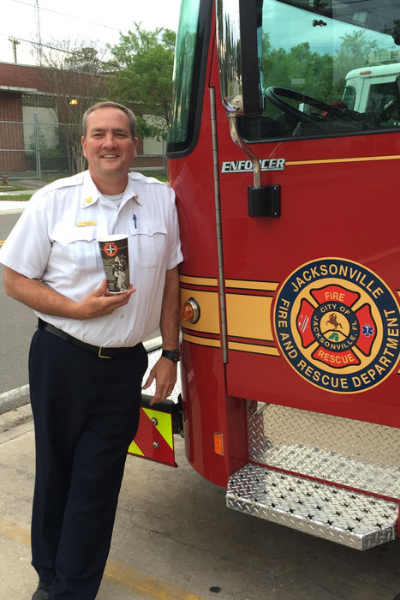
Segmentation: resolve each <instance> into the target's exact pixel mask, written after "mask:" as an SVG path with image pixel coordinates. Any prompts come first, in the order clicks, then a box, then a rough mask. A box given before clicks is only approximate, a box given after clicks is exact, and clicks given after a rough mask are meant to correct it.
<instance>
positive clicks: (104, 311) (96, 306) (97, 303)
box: [74, 279, 136, 320]
mask: <svg viewBox="0 0 400 600" xmlns="http://www.w3.org/2000/svg"><path fill="white" fill-rule="evenodd" d="M134 292H136V290H135V288H134V287H133V286H132V285H131V286H130V287H129V290H128V291H127V292H122V293H121V294H110V293H109V292H108V291H107V280H106V279H103V283H102V284H101V286H100V287H99V288H97V290H94V291H93V292H91V293H90V294H89V295H88V296H86V298H84V299H83V300H81V302H78V303H77V304H76V309H75V312H76V314H75V315H74V318H75V319H79V320H84V319H95V318H96V317H103V316H104V315H109V314H110V313H112V312H113V311H114V310H115V309H116V308H120V307H121V306H125V305H126V304H128V302H129V300H130V297H131V296H132V294H133V293H134Z"/></svg>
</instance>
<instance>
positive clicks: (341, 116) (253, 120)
mask: <svg viewBox="0 0 400 600" xmlns="http://www.w3.org/2000/svg"><path fill="white" fill-rule="evenodd" d="M259 38H260V39H261V45H260V46H261V51H260V54H261V56H260V81H261V82H262V86H263V90H262V92H263V98H264V111H263V115H262V116H261V117H241V118H239V121H240V131H241V135H242V137H244V138H245V139H247V140H249V141H257V140H263V139H268V138H282V137H291V138H292V137H293V136H295V137H316V136H321V135H322V136H332V135H343V134H348V133H362V132H365V131H383V130H386V131H387V130H388V129H389V130H393V129H394V128H397V127H398V126H399V125H400V96H399V85H398V81H399V76H400V46H399V45H398V44H400V2H399V0H396V1H395V0H346V1H345V2H344V1H343V2H342V1H337V0H264V2H263V3H262V26H261V31H260V35H259ZM246 68H247V66H246Z"/></svg>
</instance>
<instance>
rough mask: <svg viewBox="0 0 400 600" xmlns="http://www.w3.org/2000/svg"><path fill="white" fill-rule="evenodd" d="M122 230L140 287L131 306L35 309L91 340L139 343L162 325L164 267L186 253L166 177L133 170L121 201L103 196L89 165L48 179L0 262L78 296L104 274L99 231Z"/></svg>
mask: <svg viewBox="0 0 400 600" xmlns="http://www.w3.org/2000/svg"><path fill="white" fill-rule="evenodd" d="M117 233H123V234H128V236H129V267H130V269H129V270H130V281H131V283H133V286H134V287H135V288H136V292H134V293H133V295H132V296H131V298H130V300H129V303H128V304H127V305H126V306H123V307H121V308H117V309H116V310H115V311H114V312H113V313H111V314H110V315H106V316H103V317H99V318H96V319H88V320H84V321H77V320H75V319H69V318H66V317H56V316H52V315H46V314H43V313H40V312H38V311H35V313H36V314H37V315H38V316H39V317H41V318H42V319H43V320H44V321H47V322H48V323H51V324H52V325H54V326H55V327H58V328H59V329H62V330H63V331H65V332H66V333H69V334H70V335H72V336H74V337H76V338H78V339H80V340H82V341H84V342H87V343H89V344H93V345H95V346H105V347H107V346H111V347H121V346H134V345H135V344H137V343H139V342H141V341H142V340H143V339H145V338H146V337H148V336H149V335H151V334H152V333H153V332H155V331H156V330H157V328H158V327H159V323H160V312H161V303H162V296H163V290H164V281H165V272H166V270H167V269H172V268H174V267H176V266H177V265H178V264H179V263H180V262H181V261H182V253H181V247H180V240H179V225H178V218H177V213H176V207H175V194H174V192H173V190H172V189H171V188H170V187H168V186H167V185H165V184H162V183H160V182H159V181H157V180H156V179H153V178H148V177H144V176H143V175H140V174H137V173H130V174H129V181H128V185H127V187H126V190H125V192H124V194H123V197H122V200H121V203H120V205H119V207H117V205H116V204H115V203H113V202H112V200H110V199H107V198H104V197H102V195H101V193H100V192H99V190H98V189H97V187H96V186H95V184H94V182H93V180H92V178H91V176H90V174H89V172H88V171H85V172H84V173H79V174H78V175H75V176H73V177H69V178H66V179H60V180H58V181H56V182H54V183H51V184H50V185H47V186H46V187H44V188H42V189H41V190H39V191H38V192H36V193H35V194H34V195H33V196H32V198H31V200H30V201H29V203H28V205H27V208H26V209H25V210H24V212H23V214H22V216H21V217H20V219H19V220H18V222H17V224H16V225H15V227H14V229H13V230H12V232H11V233H10V235H9V237H8V239H7V240H6V242H5V243H4V245H3V248H2V249H1V252H0V262H2V263H3V264H4V265H6V266H7V267H10V268H11V269H13V270H14V271H18V272H19V273H21V274H22V275H25V276H26V277H28V278H30V279H39V280H41V281H42V282H43V283H45V284H46V285H48V286H49V287H51V288H53V289H54V290H56V291H57V292H59V293H60V294H63V295H64V296H67V297H68V298H71V299H72V300H75V301H80V300H82V299H83V298H85V297H86V296H87V295H88V294H89V293H90V292H92V291H93V290H95V289H96V288H98V287H99V286H100V285H101V282H102V280H103V279H104V278H105V273H104V269H103V264H102V259H101V255H100V249H99V245H98V242H97V238H98V237H99V236H101V235H104V234H117Z"/></svg>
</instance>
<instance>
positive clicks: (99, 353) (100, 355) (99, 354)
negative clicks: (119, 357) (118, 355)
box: [97, 346, 112, 359]
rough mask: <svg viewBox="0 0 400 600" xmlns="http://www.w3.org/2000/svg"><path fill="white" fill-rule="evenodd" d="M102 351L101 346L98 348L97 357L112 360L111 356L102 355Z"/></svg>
mask: <svg viewBox="0 0 400 600" xmlns="http://www.w3.org/2000/svg"><path fill="white" fill-rule="evenodd" d="M102 350H103V346H99V352H98V354H97V356H98V357H99V358H109V359H111V358H112V356H104V354H102Z"/></svg>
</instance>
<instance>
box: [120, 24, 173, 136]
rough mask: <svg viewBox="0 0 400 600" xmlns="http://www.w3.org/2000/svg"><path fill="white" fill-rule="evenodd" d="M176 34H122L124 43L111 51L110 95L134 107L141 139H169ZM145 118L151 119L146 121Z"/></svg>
mask: <svg viewBox="0 0 400 600" xmlns="http://www.w3.org/2000/svg"><path fill="white" fill-rule="evenodd" d="M175 38H176V34H175V33H174V32H173V31H171V30H170V29H164V28H163V27H160V28H157V29H156V30H154V31H146V30H144V29H142V27H141V24H140V23H135V30H134V31H129V32H128V33H127V34H126V35H124V34H122V33H120V42H119V44H118V45H116V46H112V47H110V48H109V49H110V51H111V53H112V55H113V60H112V61H111V62H110V64H109V69H110V71H112V72H113V77H111V78H110V80H109V81H108V86H109V95H111V97H112V98H113V99H114V100H116V101H118V102H122V103H123V104H126V105H127V106H131V107H132V108H133V109H134V111H135V113H136V115H137V117H138V134H139V135H140V136H141V137H145V136H146V137H147V136H148V137H156V138H158V139H165V138H166V134H167V128H168V121H169V117H170V112H171V100H172V71H173V64H174V50H175ZM144 115H146V116H151V117H152V119H151V121H149V120H148V121H147V122H146V121H145V120H144V119H143V117H144Z"/></svg>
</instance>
